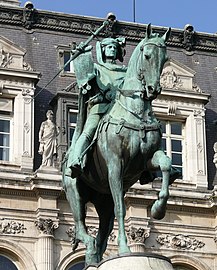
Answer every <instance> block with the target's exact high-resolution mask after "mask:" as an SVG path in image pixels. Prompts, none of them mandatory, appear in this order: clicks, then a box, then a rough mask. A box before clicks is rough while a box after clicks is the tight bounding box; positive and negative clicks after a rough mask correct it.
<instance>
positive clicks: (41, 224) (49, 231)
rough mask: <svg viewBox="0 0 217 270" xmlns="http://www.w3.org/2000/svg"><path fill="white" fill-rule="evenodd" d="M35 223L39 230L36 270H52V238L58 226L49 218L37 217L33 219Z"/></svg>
mask: <svg viewBox="0 0 217 270" xmlns="http://www.w3.org/2000/svg"><path fill="white" fill-rule="evenodd" d="M35 225H36V227H37V228H38V230H39V231H40V236H39V239H38V245H37V251H38V256H37V263H38V270H53V269H54V260H53V254H54V250H53V240H54V236H53V233H54V230H55V229H57V228H58V224H55V223H54V222H53V221H52V220H51V219H42V218H40V219H38V220H37V221H35Z"/></svg>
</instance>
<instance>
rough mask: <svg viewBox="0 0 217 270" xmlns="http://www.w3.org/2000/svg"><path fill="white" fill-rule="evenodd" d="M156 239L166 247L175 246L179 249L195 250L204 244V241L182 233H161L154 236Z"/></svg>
mask: <svg viewBox="0 0 217 270" xmlns="http://www.w3.org/2000/svg"><path fill="white" fill-rule="evenodd" d="M156 241H157V242H158V243H159V244H161V245H162V246H165V247H167V248H175V249H180V250H196V249H198V248H202V247H204V246H205V243H203V242H202V241H199V240H197V239H196V238H193V237H190V236H187V235H182V234H177V235H170V234H162V235H159V236H158V237H157V238H156Z"/></svg>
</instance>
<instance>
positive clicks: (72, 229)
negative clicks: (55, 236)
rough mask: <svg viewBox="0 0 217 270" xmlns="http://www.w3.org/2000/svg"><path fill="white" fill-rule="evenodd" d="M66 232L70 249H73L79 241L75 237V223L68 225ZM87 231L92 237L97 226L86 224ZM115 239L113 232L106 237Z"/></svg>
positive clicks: (110, 239) (94, 235) (96, 230)
mask: <svg viewBox="0 0 217 270" xmlns="http://www.w3.org/2000/svg"><path fill="white" fill-rule="evenodd" d="M66 233H67V234H68V237H69V238H70V241H71V245H72V250H73V251H75V249H76V248H77V247H78V244H79V243H80V240H78V239H76V229H75V225H73V226H71V227H69V229H68V230H67V231H66ZM87 233H88V234H89V235H90V236H92V237H96V236H97V233H98V228H96V227H95V226H87ZM115 239H116V235H115V234H114V232H111V233H110V235H109V237H108V241H110V242H114V241H115Z"/></svg>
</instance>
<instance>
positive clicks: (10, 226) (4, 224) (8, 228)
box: [0, 218, 26, 235]
mask: <svg viewBox="0 0 217 270" xmlns="http://www.w3.org/2000/svg"><path fill="white" fill-rule="evenodd" d="M24 230H26V228H25V227H24V224H23V223H20V222H17V221H12V220H7V219H4V218H2V219H0V235H1V234H19V233H24Z"/></svg>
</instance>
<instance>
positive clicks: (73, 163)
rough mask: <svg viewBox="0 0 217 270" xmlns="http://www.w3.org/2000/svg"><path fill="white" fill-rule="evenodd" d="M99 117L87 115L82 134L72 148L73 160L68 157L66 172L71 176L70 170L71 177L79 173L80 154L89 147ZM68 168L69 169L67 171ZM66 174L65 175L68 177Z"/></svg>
mask: <svg viewBox="0 0 217 270" xmlns="http://www.w3.org/2000/svg"><path fill="white" fill-rule="evenodd" d="M100 118H101V117H100V115H99V114H92V115H89V116H88V118H87V120H86V123H85V126H84V129H83V132H82V134H81V135H80V137H79V139H78V140H77V142H76V144H75V148H74V153H73V155H72V157H73V159H72V158H70V157H69V160H68V163H67V167H68V170H67V172H68V171H69V172H68V173H69V174H70V175H71V172H70V169H71V170H72V174H74V175H73V176H74V177H76V176H78V175H79V174H80V171H81V165H82V164H81V163H82V162H81V160H82V153H83V152H84V151H85V150H86V149H87V147H88V146H89V145H90V143H91V141H92V139H93V136H94V134H95V132H96V129H97V126H98V124H99V120H100ZM69 168H70V169H69ZM68 173H67V175H68Z"/></svg>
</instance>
